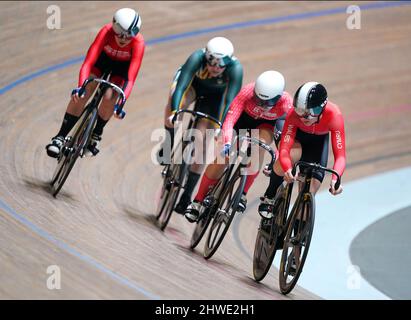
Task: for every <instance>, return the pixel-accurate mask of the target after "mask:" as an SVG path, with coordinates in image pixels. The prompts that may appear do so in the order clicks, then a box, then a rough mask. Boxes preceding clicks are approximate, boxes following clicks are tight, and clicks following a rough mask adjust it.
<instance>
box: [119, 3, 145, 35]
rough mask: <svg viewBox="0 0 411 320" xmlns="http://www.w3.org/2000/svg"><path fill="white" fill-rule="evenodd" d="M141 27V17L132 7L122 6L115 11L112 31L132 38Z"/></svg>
mask: <svg viewBox="0 0 411 320" xmlns="http://www.w3.org/2000/svg"><path fill="white" fill-rule="evenodd" d="M140 28H141V17H140V15H139V14H138V12H136V11H135V10H133V9H130V8H122V9H119V10H117V11H116V13H115V14H114V17H113V30H114V32H115V33H116V34H117V35H119V36H121V37H126V38H132V37H135V36H136V35H137V33H138V32H139V31H140Z"/></svg>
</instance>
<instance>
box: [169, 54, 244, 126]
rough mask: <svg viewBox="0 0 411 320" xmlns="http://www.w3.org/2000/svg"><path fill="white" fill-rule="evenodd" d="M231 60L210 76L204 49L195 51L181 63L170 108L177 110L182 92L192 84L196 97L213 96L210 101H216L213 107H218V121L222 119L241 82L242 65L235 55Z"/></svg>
mask: <svg viewBox="0 0 411 320" xmlns="http://www.w3.org/2000/svg"><path fill="white" fill-rule="evenodd" d="M232 60H233V61H232V63H231V64H230V65H228V66H227V68H226V69H225V70H224V72H223V73H222V74H221V75H219V76H217V77H211V75H210V74H209V72H208V70H207V66H206V58H205V49H199V50H197V51H195V52H194V53H193V54H192V55H191V56H190V57H189V58H188V59H187V61H186V62H185V63H184V65H182V67H181V69H180V72H179V74H178V79H177V85H176V89H175V91H174V94H173V96H172V99H171V108H172V110H173V111H177V110H179V108H180V104H181V101H182V98H183V96H184V93H185V92H186V91H187V90H188V89H189V88H190V86H192V87H193V89H194V90H195V92H196V96H197V97H199V96H205V97H207V96H208V97H212V98H213V99H212V101H216V104H217V105H215V108H218V109H219V111H218V114H219V115H220V116H219V118H220V121H224V118H225V115H226V113H227V111H228V108H229V107H230V104H231V102H232V101H233V99H234V97H235V96H236V95H237V93H238V92H239V91H240V89H241V86H242V82H243V67H242V65H241V63H240V61H239V60H238V59H237V58H236V57H233V58H232ZM215 99H217V100H215ZM213 107H214V106H213Z"/></svg>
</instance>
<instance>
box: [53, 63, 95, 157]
mask: <svg viewBox="0 0 411 320" xmlns="http://www.w3.org/2000/svg"><path fill="white" fill-rule="evenodd" d="M96 71H98V70H96ZM96 74H97V72H95V73H92V74H90V77H96ZM96 86H97V85H96V84H95V83H90V84H89V85H88V86H87V88H86V92H85V95H84V97H83V98H81V97H80V98H79V100H78V101H77V102H75V101H74V100H73V99H70V101H69V103H68V105H67V108H66V112H65V114H64V117H63V121H62V123H61V126H60V129H59V131H58V132H57V134H56V135H55V136H54V137H53V138H52V139H51V143H49V144H48V145H47V146H46V150H47V154H48V155H49V156H50V157H54V158H55V157H58V155H59V153H60V149H61V147H62V146H63V143H64V138H65V137H66V136H67V134H68V133H69V132H70V131H71V129H72V128H73V127H74V125H75V124H76V123H77V120H78V118H79V117H80V115H81V112H82V111H83V109H84V106H85V104H86V102H87V101H88V99H89V98H90V96H91V95H92V94H93V92H94V90H95V89H96Z"/></svg>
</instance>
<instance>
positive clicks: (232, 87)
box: [219, 61, 243, 122]
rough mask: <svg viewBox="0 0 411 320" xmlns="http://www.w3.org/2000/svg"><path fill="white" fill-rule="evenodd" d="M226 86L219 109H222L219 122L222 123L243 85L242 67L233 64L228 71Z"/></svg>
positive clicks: (238, 64)
mask: <svg viewBox="0 0 411 320" xmlns="http://www.w3.org/2000/svg"><path fill="white" fill-rule="evenodd" d="M228 79H229V80H228V84H227V89H226V92H225V94H224V95H223V101H222V105H221V107H222V108H223V110H222V112H220V115H221V116H220V119H219V120H220V121H221V122H224V121H225V117H226V115H227V112H228V109H229V108H230V105H231V102H232V101H233V99H234V98H235V97H236V95H237V94H238V92H239V91H240V89H241V86H242V84H243V66H242V65H241V63H239V62H237V61H236V62H235V63H234V65H233V66H231V67H230V70H228Z"/></svg>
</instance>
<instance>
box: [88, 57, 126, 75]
mask: <svg viewBox="0 0 411 320" xmlns="http://www.w3.org/2000/svg"><path fill="white" fill-rule="evenodd" d="M129 68H130V61H116V60H113V59H110V57H109V56H108V55H107V54H106V53H105V52H104V51H102V52H101V54H100V55H99V57H98V59H97V61H96V63H95V64H94V66H93V68H92V73H96V72H97V73H100V74H96V75H97V76H101V75H102V74H103V73H108V72H111V75H112V76H117V77H120V78H123V79H124V80H125V81H127V79H128V70H129ZM95 69H97V70H98V71H96V70H95Z"/></svg>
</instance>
